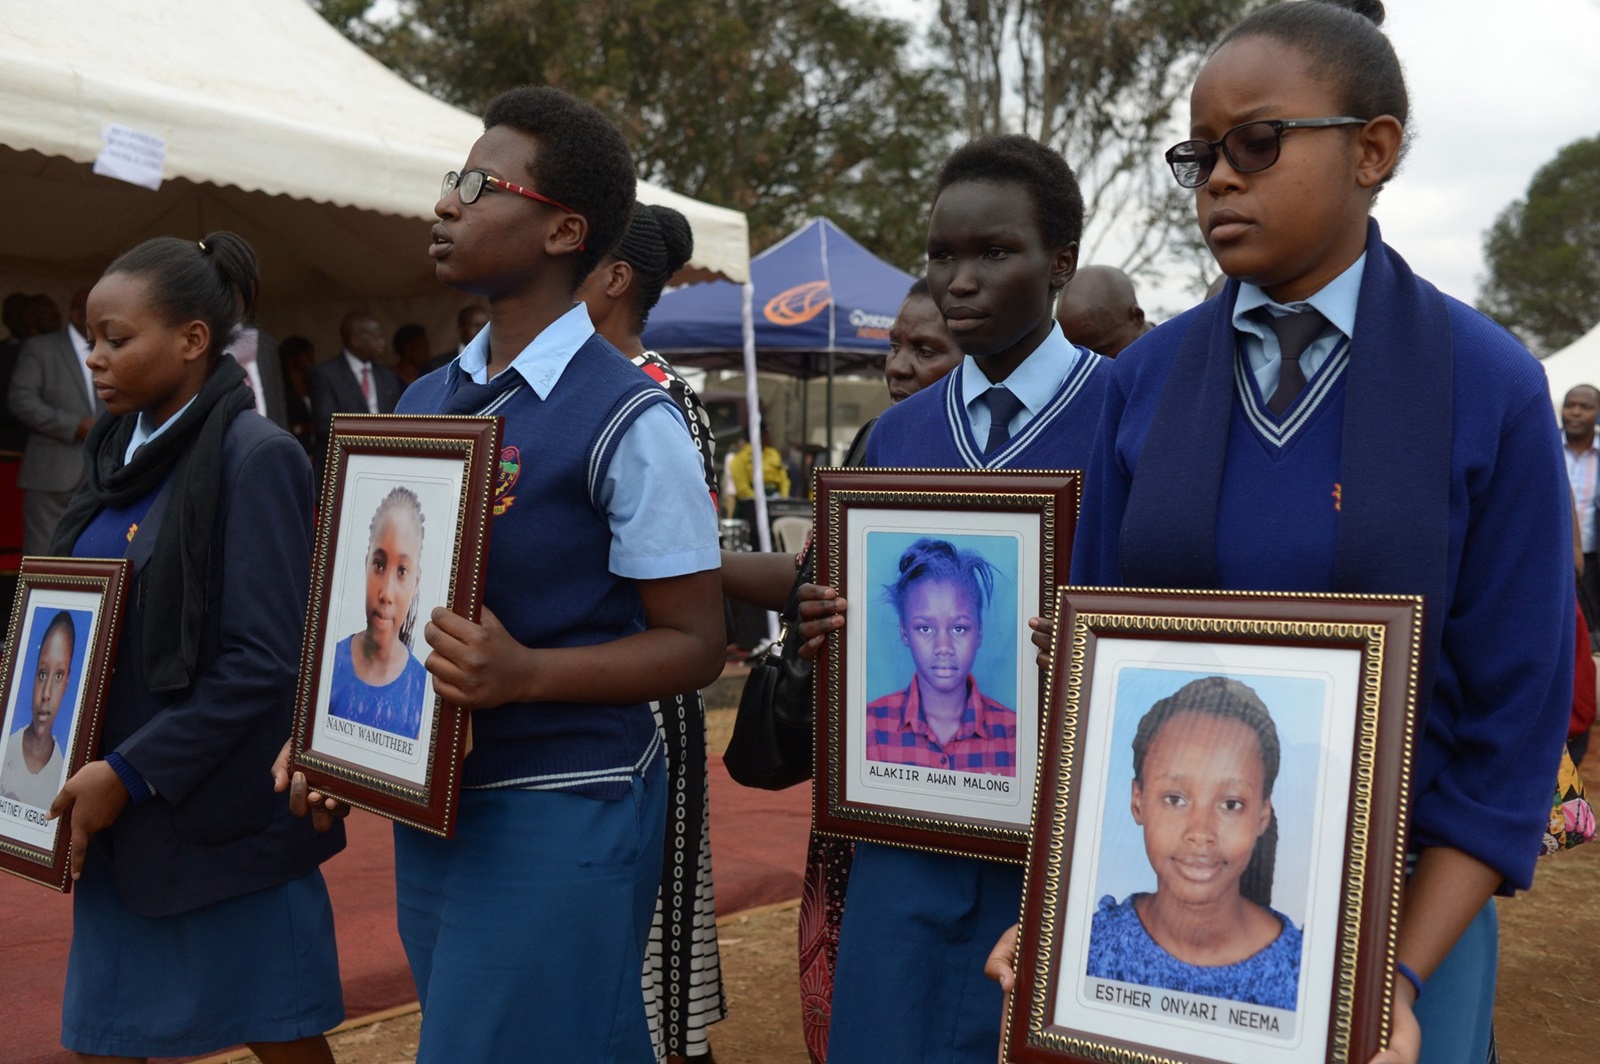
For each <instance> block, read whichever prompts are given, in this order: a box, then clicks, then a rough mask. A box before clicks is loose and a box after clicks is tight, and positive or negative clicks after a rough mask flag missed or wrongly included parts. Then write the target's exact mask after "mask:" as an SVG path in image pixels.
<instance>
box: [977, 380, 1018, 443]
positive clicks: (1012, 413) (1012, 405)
mask: <svg viewBox="0 0 1600 1064" xmlns="http://www.w3.org/2000/svg"><path fill="white" fill-rule="evenodd" d="M983 402H984V405H985V406H987V407H988V408H989V442H988V443H986V444H984V445H983V453H984V455H985V456H986V457H987V456H988V455H991V454H994V453H995V452H996V451H998V450H999V449H1000V448H1002V447H1004V446H1005V445H1006V444H1007V443H1009V442H1011V419H1012V418H1014V417H1016V416H1017V414H1018V413H1020V412H1021V411H1022V408H1023V405H1022V400H1021V399H1018V398H1017V397H1016V396H1015V395H1013V394H1012V393H1011V390H1010V389H1009V388H1007V387H1006V386H1005V385H1003V384H996V385H995V386H994V387H992V388H990V389H989V390H988V391H986V392H984V393H983Z"/></svg>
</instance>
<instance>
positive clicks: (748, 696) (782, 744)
mask: <svg viewBox="0 0 1600 1064" xmlns="http://www.w3.org/2000/svg"><path fill="white" fill-rule="evenodd" d="M813 572H814V570H813V568H812V564H811V552H810V551H809V550H808V551H806V557H805V561H803V562H802V563H801V565H800V571H799V572H798V573H796V574H795V578H794V587H792V588H790V589H789V601H788V602H786V603H784V607H783V614H782V618H783V633H782V635H781V636H779V638H778V641H777V642H776V643H774V644H772V646H771V647H770V648H769V649H768V650H767V651H766V652H765V653H763V654H762V655H761V657H760V658H759V659H758V660H757V661H756V662H755V663H754V664H752V665H751V666H750V675H749V677H748V678H747V679H746V680H745V682H744V693H743V694H741V695H740V696H739V711H738V713H737V714H736V715H735V716H734V719H733V735H732V737H731V738H729V740H728V749H727V750H725V751H724V752H723V754H722V763H723V764H724V765H725V766H726V767H727V769H728V775H729V776H732V777H733V781H734V782H735V783H738V784H741V785H742V786H745V787H756V788H759V789H760V790H763V791H781V790H784V789H785V788H788V787H793V786H794V785H795V784H797V783H804V782H805V781H806V780H808V779H810V778H811V761H812V751H813V744H814V733H813V730H812V727H813V725H812V721H813V718H814V716H815V714H814V709H813V707H814V706H815V704H816V701H815V700H816V691H815V687H814V686H813V682H812V675H813V674H812V669H811V663H810V662H809V661H803V660H801V658H800V643H801V639H800V617H799V606H800V603H799V598H798V595H799V592H800V585H801V584H809V583H813V582H814V576H813Z"/></svg>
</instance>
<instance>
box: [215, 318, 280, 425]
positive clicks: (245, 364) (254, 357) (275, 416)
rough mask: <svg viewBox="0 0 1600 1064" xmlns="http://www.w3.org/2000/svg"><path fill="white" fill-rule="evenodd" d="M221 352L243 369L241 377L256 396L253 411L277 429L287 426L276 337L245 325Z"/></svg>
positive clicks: (263, 330) (265, 331)
mask: <svg viewBox="0 0 1600 1064" xmlns="http://www.w3.org/2000/svg"><path fill="white" fill-rule="evenodd" d="M224 354H229V355H232V356H233V359H234V361H235V362H237V363H239V365H240V367H241V368H242V369H243V370H244V375H245V380H246V381H247V382H248V383H249V385H250V391H251V393H252V394H254V395H255V397H256V413H258V414H260V415H261V416H262V417H264V418H266V419H267V420H268V421H270V422H272V423H273V424H274V425H276V426H278V427H279V428H280V429H286V428H288V427H289V412H288V407H287V406H286V405H285V397H284V394H283V363H282V361H280V360H279V358H278V341H277V339H276V338H275V337H274V336H273V335H272V334H271V333H269V332H267V330H265V329H258V328H256V327H255V326H248V325H247V326H245V327H244V328H243V329H240V330H239V333H238V335H236V336H235V337H234V338H233V342H231V343H230V344H228V349H227V351H225V352H224Z"/></svg>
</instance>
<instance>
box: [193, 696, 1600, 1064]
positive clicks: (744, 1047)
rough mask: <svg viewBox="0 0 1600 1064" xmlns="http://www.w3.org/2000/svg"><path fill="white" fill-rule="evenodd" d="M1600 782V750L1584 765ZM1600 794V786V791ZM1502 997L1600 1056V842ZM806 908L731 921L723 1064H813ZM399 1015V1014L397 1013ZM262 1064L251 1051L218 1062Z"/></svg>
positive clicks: (1502, 1023) (361, 1053) (1503, 1040)
mask: <svg viewBox="0 0 1600 1064" xmlns="http://www.w3.org/2000/svg"><path fill="white" fill-rule="evenodd" d="M741 680H742V675H741V676H737V677H736V676H733V675H725V676H724V677H723V679H722V680H720V681H718V684H717V685H716V686H715V687H713V688H711V689H709V690H708V691H707V696H708V697H707V704H708V708H709V709H710V713H709V715H708V719H707V726H708V731H709V732H710V733H711V746H710V748H711V749H712V750H713V751H720V750H722V749H723V748H724V747H725V746H726V745H727V735H728V732H729V731H730V729H731V728H732V723H733V720H732V718H733V709H732V707H733V706H734V705H736V704H737V700H738V691H739V686H740V682H741ZM1583 775H1584V777H1585V778H1586V779H1589V780H1600V753H1597V754H1594V755H1591V756H1590V757H1589V758H1588V759H1587V760H1586V761H1585V763H1584V765H1583ZM1597 791H1600V785H1597ZM1499 911H1500V989H1499V995H1498V999H1497V1001H1496V1005H1495V1025H1496V1031H1497V1034H1498V1037H1499V1041H1500V1059H1501V1060H1502V1061H1504V1062H1505V1064H1591V1062H1592V1061H1594V1060H1596V1059H1600V1049H1597V1048H1596V1047H1600V981H1597V980H1596V979H1594V978H1593V976H1592V974H1591V971H1590V968H1589V961H1590V958H1591V956H1592V955H1593V953H1594V949H1595V944H1596V943H1600V841H1597V842H1594V843H1591V844H1589V845H1587V846H1582V847H1579V848H1578V849H1576V850H1572V851H1570V852H1567V853H1563V854H1557V855H1554V856H1551V857H1545V858H1541V859H1540V862H1539V874H1538V879H1537V881H1536V882H1535V884H1534V889H1533V890H1532V891H1530V892H1529V893H1527V894H1525V895H1522V896H1520V897H1517V898H1514V899H1509V900H1502V901H1501V902H1500V903H1499ZM797 919H798V903H788V904H785V905H781V906H774V907H771V908H768V909H765V910H758V911H754V912H750V913H742V914H739V915H736V916H733V917H730V918H728V919H726V920H724V921H723V922H722V925H721V929H720V933H719V942H720V944H721V948H722V969H723V981H724V986H725V990H726V992H727V996H728V1018H727V1019H726V1020H724V1021H723V1022H722V1023H719V1024H717V1025H716V1026H715V1027H713V1028H712V1029H711V1047H712V1051H713V1052H714V1054H715V1055H716V1059H717V1060H718V1062H719V1064H806V1059H807V1058H806V1052H805V1044H804V1042H803V1041H802V1039H801V1034H800V1007H799V985H798V983H799V980H798V974H797V972H796V969H795V928H796V922H797ZM395 1011H398V1010H395ZM357 1024H358V1025H356V1026H351V1027H350V1028H349V1029H347V1030H342V1031H340V1032H339V1033H338V1034H336V1035H335V1036H334V1037H333V1047H334V1056H335V1058H336V1059H337V1060H338V1061H339V1064H404V1062H407V1061H412V1060H415V1059H416V1052H417V1031H418V1027H419V1024H420V1016H419V1015H418V1013H417V1012H415V1011H414V1008H413V1010H411V1011H406V1012H402V1013H401V1014H399V1015H393V1014H385V1017H384V1018H381V1019H379V1020H377V1022H365V1023H363V1022H361V1021H357ZM223 1061H228V1062H229V1064H233V1062H240V1064H243V1062H254V1061H255V1058H254V1057H252V1056H250V1055H249V1054H243V1055H239V1056H227V1055H224V1056H222V1057H216V1058H211V1060H210V1061H206V1062H199V1064H222V1062H223Z"/></svg>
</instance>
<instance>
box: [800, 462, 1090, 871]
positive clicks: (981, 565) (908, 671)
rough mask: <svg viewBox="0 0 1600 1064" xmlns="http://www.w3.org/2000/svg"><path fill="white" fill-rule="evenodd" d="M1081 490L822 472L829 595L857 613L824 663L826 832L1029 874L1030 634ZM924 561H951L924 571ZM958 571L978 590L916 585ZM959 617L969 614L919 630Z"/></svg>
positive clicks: (1037, 706) (1032, 763)
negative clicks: (1021, 866)
mask: <svg viewBox="0 0 1600 1064" xmlns="http://www.w3.org/2000/svg"><path fill="white" fill-rule="evenodd" d="M1082 481H1083V478H1082V474H1080V473H1078V472H1074V471H1070V470H1069V471H1051V472H1029V471H1012V470H1000V471H989V470H886V469H828V470H821V471H819V472H818V474H817V518H818V529H817V536H816V551H817V574H818V581H819V583H823V584H826V585H827V586H830V587H833V588H835V589H836V590H838V591H839V592H840V594H841V595H843V596H844V598H845V599H846V601H847V603H848V608H847V611H846V615H845V625H844V629H843V631H842V632H839V631H836V632H833V633H831V634H830V635H829V637H828V640H827V643H826V645H825V646H824V648H823V650H822V653H821V655H820V656H819V659H818V662H817V677H818V682H817V685H816V688H817V706H816V720H817V729H816V744H817V745H816V786H815V788H814V795H815V798H814V803H815V805H814V822H815V825H816V829H817V831H819V832H821V833H824V834H829V835H836V836H840V837H844V838H851V839H860V840H868V841H872V842H883V843H888V844H891V845H896V846H909V847H914V848H919V849H929V850H936V851H939V852H944V853H952V854H960V855H965V856H970V857H981V858H987V859H991V860H997V861H1007V862H1014V863H1021V862H1022V860H1023V859H1024V857H1025V855H1026V852H1027V837H1028V824H1029V819H1030V811H1031V809H1032V803H1033V789H1034V778H1035V776H1036V774H1037V771H1038V766H1039V764H1040V761H1041V758H1040V754H1041V751H1042V746H1043V741H1044V717H1043V714H1042V706H1043V693H1044V676H1043V670H1041V669H1040V668H1039V667H1038V666H1037V664H1036V652H1035V649H1034V647H1033V645H1032V643H1031V632H1030V630H1029V628H1028V624H1027V622H1028V618H1029V617H1032V616H1038V615H1045V614H1046V613H1047V612H1048V611H1049V610H1050V609H1051V608H1053V604H1054V591H1055V587H1056V584H1057V583H1059V582H1061V581H1064V580H1065V579H1066V577H1067V564H1068V559H1069V558H1070V557H1071V553H1072V536H1073V531H1074V530H1075V528H1076V527H1077V515H1078V503H1079V496H1080V493H1081V490H1082V489H1081V485H1082ZM922 541H932V542H933V544H934V545H928V544H923V545H921V546H919V543H921V542H922ZM928 551H931V552H934V553H935V554H939V555H941V556H942V557H943V559H944V560H943V561H941V560H937V559H934V558H932V557H931V556H930V557H929V558H928V559H925V560H917V558H916V557H914V556H917V555H918V552H928ZM908 558H909V559H912V560H910V561H908V560H907V559H908ZM952 560H953V561H952ZM903 562H904V563H905V564H906V565H907V566H909V567H910V568H908V569H907V573H908V580H907V581H903V580H902V578H901V571H902V563H903ZM924 564H926V566H931V567H932V568H926V569H925V568H924ZM950 564H954V565H955V566H956V567H957V568H958V569H960V570H961V571H962V572H964V573H966V574H967V575H965V576H960V577H958V578H956V579H954V580H953V581H952V580H945V579H942V578H938V579H925V578H924V577H923V576H922V575H921V574H922V573H923V572H924V571H926V572H928V573H935V571H936V570H937V572H939V573H946V572H948V571H949V566H950ZM984 573H986V574H987V575H982V574H984ZM894 587H899V588H900V589H901V591H900V592H899V593H896V592H895V591H893V590H891V589H892V588H894ZM917 588H921V589H922V590H914V589H917ZM940 588H943V589H945V590H939V589H940ZM980 588H981V589H980ZM930 595H931V596H934V597H935V598H937V597H938V596H940V595H944V596H947V599H948V603H954V604H955V605H954V606H953V607H952V606H949V605H948V604H947V605H939V604H938V603H935V602H933V599H926V597H927V596H930ZM924 599H926V601H924ZM977 600H982V601H977ZM950 608H954V609H956V611H957V613H959V614H960V615H961V616H957V615H956V614H950V615H949V616H947V617H942V618H940V619H937V620H935V618H934V617H933V614H932V613H928V614H927V616H923V613H926V612H927V611H928V610H933V611H934V612H938V611H939V610H946V611H947V612H948V609H950ZM916 611H921V612H917V615H916V616H912V613H913V612H916ZM962 617H965V620H964V621H963V620H962V619H961V618H962ZM974 625H975V627H974ZM974 635H975V636H976V639H974V638H973V637H974ZM908 676H910V677H911V679H909V680H908V679H907V677H908ZM941 701H942V702H943V703H944V704H943V705H942V706H939V705H937V703H939V702H941ZM956 702H962V703H965V704H964V705H963V706H960V707H957V706H956V705H955V703H956ZM955 714H959V715H960V718H961V719H960V721H957V720H956V719H955ZM950 727H954V728H955V731H954V732H953V733H948V736H947V738H946V739H945V740H944V741H942V742H941V741H940V739H939V734H940V732H941V731H947V730H948V729H949V728H950Z"/></svg>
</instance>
